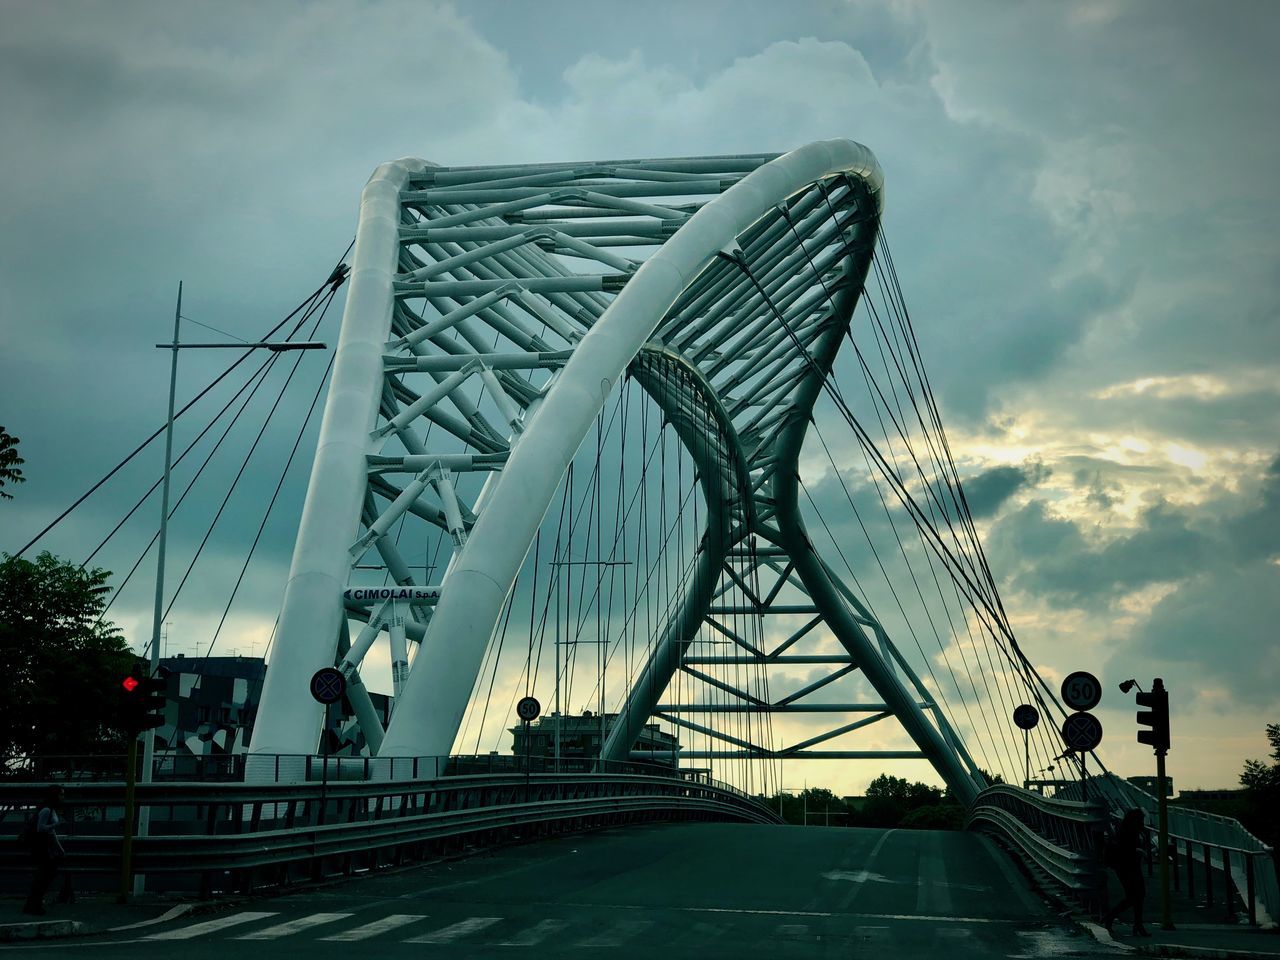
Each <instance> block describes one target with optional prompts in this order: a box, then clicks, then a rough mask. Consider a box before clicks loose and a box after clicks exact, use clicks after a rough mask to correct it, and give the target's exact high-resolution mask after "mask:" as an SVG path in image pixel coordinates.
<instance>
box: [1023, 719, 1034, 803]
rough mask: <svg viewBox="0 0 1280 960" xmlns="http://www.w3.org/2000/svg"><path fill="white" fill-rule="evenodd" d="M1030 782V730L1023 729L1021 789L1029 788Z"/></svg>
mask: <svg viewBox="0 0 1280 960" xmlns="http://www.w3.org/2000/svg"><path fill="white" fill-rule="evenodd" d="M1030 783H1032V732H1030V731H1029V730H1024V731H1023V790H1030Z"/></svg>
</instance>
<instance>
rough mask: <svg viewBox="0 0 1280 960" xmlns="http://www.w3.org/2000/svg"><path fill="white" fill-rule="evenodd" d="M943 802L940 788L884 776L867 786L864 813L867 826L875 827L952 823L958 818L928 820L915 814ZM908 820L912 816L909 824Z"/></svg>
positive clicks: (947, 817) (883, 774)
mask: <svg viewBox="0 0 1280 960" xmlns="http://www.w3.org/2000/svg"><path fill="white" fill-rule="evenodd" d="M942 803H943V794H942V791H941V790H939V789H938V788H937V787H931V786H929V785H928V784H927V783H919V782H915V783H912V782H909V781H907V780H904V779H903V778H902V777H894V776H891V775H889V774H887V773H882V774H880V776H878V777H876V778H875V779H874V780H872V781H871V783H870V784H868V785H867V804H866V806H865V807H863V809H862V813H863V816H864V818H865V820H866V823H867V825H868V826H873V827H897V826H916V827H926V826H928V827H933V826H934V825H935V824H937V825H939V826H941V825H944V824H950V823H952V822H954V820H955V818H954V817H953V816H952V815H950V814H947V815H946V816H938V817H927V816H926V815H925V814H923V813H915V811H918V810H924V809H926V808H929V807H936V806H939V805H940V804H942ZM913 814H914V816H912V815H913ZM908 817H911V821H910V822H908V821H907V818H908Z"/></svg>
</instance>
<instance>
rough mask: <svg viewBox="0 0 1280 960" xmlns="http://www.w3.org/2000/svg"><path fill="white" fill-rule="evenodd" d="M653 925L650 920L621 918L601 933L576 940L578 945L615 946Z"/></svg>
mask: <svg viewBox="0 0 1280 960" xmlns="http://www.w3.org/2000/svg"><path fill="white" fill-rule="evenodd" d="M652 926H653V921H652V920H621V921H619V922H618V923H615V924H614V925H613V926H612V927H610V928H609V929H608V930H606V931H604V932H603V933H597V934H596V935H595V936H594V937H587V939H585V940H581V941H579V942H578V944H577V945H578V946H580V947H617V946H621V944H622V942H623V941H624V940H630V939H631V938H632V937H635V936H638V935H639V934H641V933H643V932H644V931H645V930H648V929H649V928H650V927H652Z"/></svg>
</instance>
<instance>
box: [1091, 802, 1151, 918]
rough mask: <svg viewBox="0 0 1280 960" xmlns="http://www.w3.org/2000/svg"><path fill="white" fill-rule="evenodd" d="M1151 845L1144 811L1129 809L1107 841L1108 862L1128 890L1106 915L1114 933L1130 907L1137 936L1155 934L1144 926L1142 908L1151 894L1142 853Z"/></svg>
mask: <svg viewBox="0 0 1280 960" xmlns="http://www.w3.org/2000/svg"><path fill="white" fill-rule="evenodd" d="M1146 845H1147V827H1146V824H1145V822H1144V821H1143V818H1142V811H1141V810H1129V811H1126V812H1125V815H1124V819H1123V820H1121V821H1120V826H1119V827H1118V828H1117V829H1116V832H1115V836H1114V837H1113V838H1111V839H1110V840H1109V841H1108V843H1107V865H1108V866H1110V867H1111V869H1112V870H1113V871H1115V875H1116V879H1117V880H1119V881H1120V886H1121V888H1122V889H1123V890H1124V896H1123V897H1121V898H1120V902H1119V903H1117V904H1116V905H1115V906H1114V907H1112V908H1111V909H1110V910H1108V911H1107V913H1106V916H1105V917H1103V921H1102V922H1103V926H1105V927H1106V928H1107V933H1111V932H1112V929H1111V927H1112V925H1113V924H1114V923H1115V922H1116V918H1117V917H1118V916H1119V915H1120V913H1121V911H1123V910H1124V909H1125V908H1126V907H1128V908H1130V909H1132V910H1133V935H1134V936H1135V937H1149V936H1151V934H1150V933H1149V932H1148V931H1147V928H1146V927H1144V926H1143V925H1142V909H1143V906H1144V901H1145V900H1146V897H1147V884H1146V881H1145V880H1144V879H1143V877H1142V856H1143V853H1144V851H1145V849H1146Z"/></svg>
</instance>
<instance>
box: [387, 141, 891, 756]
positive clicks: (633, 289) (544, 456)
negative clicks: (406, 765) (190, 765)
mask: <svg viewBox="0 0 1280 960" xmlns="http://www.w3.org/2000/svg"><path fill="white" fill-rule="evenodd" d="M845 172H850V173H855V174H857V175H858V176H863V177H875V178H876V179H877V180H879V177H880V174H879V167H878V165H877V164H876V161H875V158H874V157H873V156H872V155H871V152H870V151H869V150H867V148H866V147H863V146H862V145H860V144H856V143H852V142H850V141H843V140H837V141H822V142H819V143H813V144H809V145H808V146H805V147H801V148H800V149H798V150H795V151H793V152H791V153H788V154H785V155H783V156H782V157H779V158H777V159H776V160H773V161H770V162H769V163H766V164H764V165H762V166H760V167H758V168H757V169H755V170H753V171H752V172H751V173H749V174H748V175H747V176H746V177H745V178H744V179H743V180H742V181H740V182H739V183H737V184H735V185H734V186H733V187H731V188H730V189H729V190H728V191H726V192H725V193H724V194H722V195H721V196H719V197H716V198H715V199H713V200H711V201H709V202H708V203H707V204H706V205H705V206H703V207H702V208H701V209H699V210H698V212H697V213H695V214H694V215H693V216H692V217H691V218H690V219H689V220H688V221H687V222H686V223H685V224H684V225H683V226H682V227H681V228H680V229H679V230H678V231H677V232H676V234H675V235H674V236H673V237H672V238H671V239H670V240H668V241H667V242H666V243H665V244H664V245H663V246H662V247H661V248H660V249H659V250H658V251H657V252H656V253H655V254H653V256H651V257H650V258H649V259H648V260H646V261H645V262H644V264H643V265H642V266H641V267H640V269H639V270H638V271H637V272H636V274H635V275H634V277H633V278H632V279H631V282H630V283H629V284H628V285H627V286H626V287H625V288H624V289H623V290H622V292H621V293H619V295H618V296H617V298H616V299H615V300H614V301H613V303H612V304H611V305H610V306H609V308H608V309H607V310H606V311H605V313H604V315H603V316H602V317H601V318H600V320H599V321H598V322H597V323H596V324H595V325H594V326H593V327H592V328H591V330H590V331H589V332H588V333H587V334H586V335H585V336H584V337H583V338H582V340H581V342H580V343H579V344H578V346H577V348H576V349H575V350H574V353H573V355H572V356H571V357H570V358H569V360H568V362H567V363H566V364H565V366H564V368H563V370H562V371H561V375H560V377H559V379H558V380H557V381H556V383H555V384H554V386H553V387H552V388H551V389H550V390H549V391H548V392H547V394H546V396H545V398H544V400H543V403H542V407H541V409H539V411H538V414H537V416H536V417H533V418H532V420H531V422H530V423H529V424H528V426H527V427H526V429H525V431H524V433H523V435H522V436H521V438H520V442H519V443H517V444H515V445H514V446H513V447H512V450H511V456H510V458H509V459H508V461H507V465H506V468H505V469H504V471H503V472H502V474H501V475H500V478H499V480H498V481H497V488H496V489H495V491H494V494H493V496H492V498H491V499H490V501H489V503H488V506H487V509H486V510H485V511H484V513H483V514H482V515H481V516H480V517H479V518H478V520H477V521H476V525H475V527H474V528H473V529H472V531H471V536H470V539H469V540H468V542H467V548H466V549H465V550H464V551H463V552H462V553H461V554H460V555H458V556H457V558H456V560H455V564H454V567H453V569H452V570H451V571H450V574H449V580H448V588H449V589H448V591H447V592H446V593H445V594H444V595H443V596H442V597H441V602H440V604H439V605H438V606H437V607H436V612H435V617H434V619H433V620H432V624H431V627H430V628H429V629H428V635H427V641H426V649H425V650H424V653H425V654H426V655H428V656H429V657H430V661H429V662H430V664H431V669H430V670H414V671H411V673H410V675H409V681H408V683H407V684H406V685H405V688H404V693H403V695H402V698H401V702H400V703H399V704H398V706H397V709H396V714H395V717H394V718H393V720H392V722H391V724H390V725H389V727H388V729H387V735H386V738H385V739H384V740H383V743H382V750H381V753H380V755H381V756H390V757H396V756H401V757H407V756H415V755H428V754H446V753H448V752H449V751H450V750H451V749H452V747H453V742H454V738H455V737H456V735H457V731H458V727H459V725H460V723H461V720H462V716H463V713H464V711H465V709H466V705H467V701H468V699H469V697H470V695H471V689H472V686H473V684H474V682H475V679H476V676H477V673H478V671H479V669H480V664H481V661H482V659H483V657H484V651H485V648H486V646H487V645H488V642H489V638H490V636H491V635H492V633H493V630H494V627H495V625H496V623H497V620H498V617H499V616H500V614H501V611H502V606H503V603H504V601H505V600H506V597H507V593H508V592H509V591H510V589H511V587H512V584H513V583H514V582H515V577H516V574H517V572H518V571H519V569H520V565H521V563H522V562H523V560H524V557H525V554H526V553H527V552H528V550H529V547H530V545H531V544H532V542H533V538H534V534H535V533H536V532H537V529H538V526H539V524H540V523H541V521H542V518H543V516H544V515H545V513H546V510H547V508H548V506H549V505H550V502H551V498H552V496H553V495H554V493H555V490H556V487H557V486H558V484H559V483H560V478H561V477H562V476H563V475H564V472H565V470H566V469H567V468H568V465H569V462H570V460H572V458H573V455H574V452H575V451H576V450H577V449H578V446H579V444H580V443H581V442H582V440H583V438H584V437H585V436H586V433H587V430H588V429H589V428H590V427H591V424H592V423H593V422H594V420H595V417H596V415H597V414H598V413H599V412H600V409H601V408H602V406H603V404H604V403H605V401H606V399H607V398H608V396H609V393H610V391H611V390H612V389H613V386H614V385H615V384H616V383H617V382H618V380H619V378H620V377H621V376H622V374H623V372H624V371H625V369H626V367H627V364H628V363H630V362H631V360H632V358H633V357H635V355H636V354H637V353H638V352H639V350H640V348H641V347H642V346H643V345H644V343H645V341H646V340H647V339H648V338H649V337H650V336H651V335H652V334H653V331H654V330H655V329H656V327H657V325H658V323H659V322H660V321H661V319H662V318H663V316H664V315H665V314H666V312H667V310H668V309H669V308H670V307H671V306H672V305H673V304H674V303H675V302H676V300H677V298H678V297H679V296H680V295H681V294H682V293H683V292H684V291H685V289H686V288H687V287H688V286H689V285H690V283H692V282H693V280H694V279H695V278H696V277H697V276H698V274H699V273H700V272H701V271H702V270H703V269H704V268H705V267H706V266H707V265H708V264H709V263H711V262H712V261H713V260H714V259H715V258H716V256H717V254H718V253H720V252H721V251H722V250H724V249H726V248H732V247H733V246H734V245H735V243H736V239H737V237H738V235H739V234H741V233H742V232H743V231H745V230H746V229H747V228H748V227H750V226H751V224H752V223H754V222H755V221H756V220H757V219H759V218H760V217H761V216H762V215H764V214H765V213H766V212H768V211H769V210H770V209H771V208H772V207H773V206H774V205H775V204H779V203H782V202H783V201H784V200H786V199H787V198H788V197H790V196H791V195H792V194H794V193H796V192H798V191H800V190H803V189H804V188H806V187H808V186H809V185H811V184H813V183H814V182H816V181H819V180H821V179H823V178H824V177H829V176H832V175H836V174H840V173H845ZM672 212H673V213H674V211H672ZM476 292H477V293H482V292H485V291H483V290H478V289H477V290H476ZM435 638H440V639H438V640H435V642H434V643H433V642H432V641H433V639H435ZM444 638H447V642H446V641H445V639H444Z"/></svg>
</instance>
